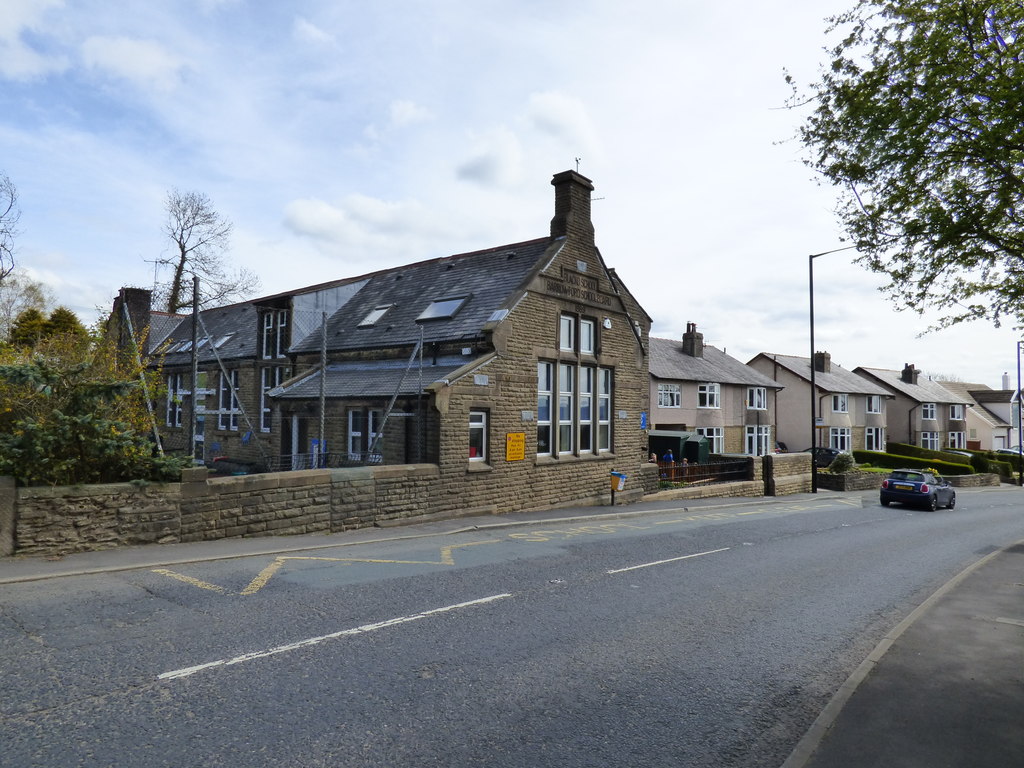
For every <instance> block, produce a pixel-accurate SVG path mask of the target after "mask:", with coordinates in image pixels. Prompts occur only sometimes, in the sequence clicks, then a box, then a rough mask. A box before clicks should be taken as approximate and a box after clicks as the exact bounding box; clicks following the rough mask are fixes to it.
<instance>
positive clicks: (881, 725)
mask: <svg viewBox="0 0 1024 768" xmlns="http://www.w3.org/2000/svg"><path fill="white" fill-rule="evenodd" d="M874 493H875V492H874V491H872V492H869V493H867V494H841V495H844V496H847V495H864V496H865V498H867V497H868V496H870V497H873V496H874ZM828 495H837V494H835V493H834V492H831V491H822V490H820V489H819V492H818V494H817V497H815V496H814V495H812V494H797V495H795V496H786V497H781V498H777V499H773V498H758V499H698V500H686V501H682V500H675V501H643V502H640V503H639V504H632V505H629V506H616V507H611V506H604V507H574V508H566V509H553V510H546V511H538V512H523V513H511V514H505V515H501V516H499V517H475V518H461V519H453V520H440V521H432V522H427V523H419V524H413V525H408V526H402V527H393V528H368V529H361V530H356V531H348V532H345V533H338V534H310V535H305V536H287V537H266V538H252V539H223V540H220V541H209V542H196V543H190V544H167V545H150V546H144V547H123V548H119V549H109V550H103V551H99V552H83V553H79V554H74V555H66V556H64V557H24V556H21V557H17V556H16V557H11V558H3V559H0V585H3V584H13V583H18V582H25V581H38V580H42V579H53V578H59V577H66V576H76V575H84V574H92V573H109V572H113V571H123V570H134V569H137V568H155V567H165V566H168V565H175V564H181V563H194V562H202V561H206V560H220V559H225V558H236V557H252V556H258V555H268V554H282V553H286V552H300V551H306V550H313V549H323V548H327V547H338V546H351V545H356V544H367V543H373V542H382V541H395V540H398V539H403V538H422V537H426V536H447V535H451V534H454V533H459V532H462V531H470V530H484V529H488V528H509V527H515V526H523V525H535V524H537V523H541V522H544V523H550V522H559V523H561V522H578V521H585V520H590V521H592V520H595V519H605V520H607V519H623V518H629V517H636V516H642V515H647V514H652V513H658V512H665V511H669V510H679V509H687V510H689V509H701V508H716V509H720V508H723V507H735V506H746V505H749V504H751V503H757V504H770V503H794V502H796V501H799V500H801V499H803V500H810V499H813V498H822V497H826V496H828ZM869 766H870V767H872V768H883V767H884V768H944V767H946V766H948V767H950V768H1013V767H1015V766H1024V541H1021V542H1017V543H1013V544H1010V545H1008V546H1006V547H1004V548H1002V549H999V550H997V551H995V552H992V553H991V554H989V555H986V556H985V557H983V558H982V559H981V560H979V561H978V562H976V563H974V564H973V565H971V566H969V567H968V568H967V569H965V570H964V571H962V572H961V573H960V574H958V575H957V576H955V577H954V578H953V579H951V580H950V581H949V582H947V583H946V584H945V585H943V586H942V587H941V588H940V589H939V590H938V591H937V592H935V593H934V594H933V595H932V596H931V597H929V598H928V599H927V600H925V602H924V603H922V604H921V605H920V606H918V607H917V608H916V609H915V610H914V611H912V612H911V613H910V615H909V616H907V617H906V618H905V619H904V620H903V621H902V622H900V623H899V624H898V625H897V626H896V627H894V628H893V629H892V630H891V631H890V632H889V633H888V634H887V635H886V636H885V638H883V639H882V641H881V642H880V643H879V644H878V646H877V647H876V648H875V649H874V650H873V651H872V652H871V653H870V654H869V655H868V657H867V658H866V659H865V660H864V661H863V662H862V663H861V665H860V666H859V667H858V668H857V669H856V670H855V671H854V673H853V674H852V675H851V676H850V677H849V679H848V680H847V681H846V682H845V683H844V684H843V685H842V686H841V687H840V689H839V690H838V691H837V692H836V694H835V695H834V696H833V698H832V700H831V701H830V702H829V703H828V705H826V707H825V708H824V709H823V710H822V712H821V714H820V715H819V716H818V718H817V719H816V720H815V721H814V723H813V724H812V725H811V727H810V728H809V729H808V731H807V733H806V734H805V735H804V736H803V738H802V739H801V740H800V742H799V743H798V744H797V745H796V748H795V749H794V750H793V752H792V753H791V754H790V756H789V758H788V759H787V760H786V761H785V763H783V765H782V767H781V768H868V767H869Z"/></svg>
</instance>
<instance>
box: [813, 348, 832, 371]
mask: <svg viewBox="0 0 1024 768" xmlns="http://www.w3.org/2000/svg"><path fill="white" fill-rule="evenodd" d="M814 370H816V371H817V372H818V373H832V355H830V354H829V353H828V352H815V353H814Z"/></svg>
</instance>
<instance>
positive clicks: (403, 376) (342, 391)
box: [269, 356, 474, 400]
mask: <svg viewBox="0 0 1024 768" xmlns="http://www.w3.org/2000/svg"><path fill="white" fill-rule="evenodd" d="M472 362H474V360H473V358H469V357H458V356H448V357H439V358H437V362H436V364H435V363H434V360H433V358H429V359H424V365H423V368H422V371H421V369H420V367H419V364H418V362H414V363H413V364H412V365H411V366H410V365H409V361H408V360H397V359H396V360H351V361H345V362H336V363H329V364H328V365H327V381H326V386H325V389H324V393H325V396H326V397H391V396H392V395H394V394H395V392H396V390H397V392H398V394H400V395H417V394H419V393H420V392H421V391H422V390H421V389H420V381H421V379H422V383H423V388H424V389H426V388H427V387H428V386H429V385H431V384H433V383H434V382H438V381H443V380H444V379H447V378H449V377H451V376H452V374H453V373H454V372H455V371H458V370H459V369H460V368H462V367H463V366H465V365H468V364H470V363H472ZM399 383H401V388H400V389H399ZM269 394H270V395H271V396H272V397H275V398H280V399H282V400H315V399H316V398H318V397H320V369H319V368H317V369H316V370H314V371H311V372H309V373H306V374H302V375H299V376H296V377H295V378H294V379H292V380H291V381H286V382H285V383H284V384H282V385H281V386H280V387H275V388H274V389H272V390H270V392H269Z"/></svg>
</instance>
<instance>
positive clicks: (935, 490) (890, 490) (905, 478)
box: [879, 469, 956, 512]
mask: <svg viewBox="0 0 1024 768" xmlns="http://www.w3.org/2000/svg"><path fill="white" fill-rule="evenodd" d="M879 501H880V502H881V504H882V506H883V507H888V506H889V505H890V504H891V503H892V502H894V501H895V502H898V503H900V504H906V505H907V506H912V507H924V508H925V509H930V510H932V511H933V512H934V511H935V510H936V509H938V508H939V507H946V508H948V509H952V508H953V507H955V506H956V489H954V488H953V486H951V485H950V484H949V482H948V481H946V480H945V479H944V478H942V477H941V476H940V475H934V474H932V473H931V472H922V471H921V470H918V469H894V470H893V471H892V472H890V473H889V476H888V477H887V478H885V480H883V481H882V489H881V491H880V492H879Z"/></svg>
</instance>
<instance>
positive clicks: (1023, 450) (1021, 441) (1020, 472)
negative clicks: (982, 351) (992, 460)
mask: <svg viewBox="0 0 1024 768" xmlns="http://www.w3.org/2000/svg"><path fill="white" fill-rule="evenodd" d="M1021 344H1024V341H1018V342H1017V485H1024V437H1022V435H1021V402H1020V346H1021Z"/></svg>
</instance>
